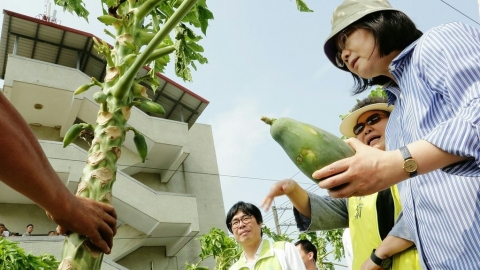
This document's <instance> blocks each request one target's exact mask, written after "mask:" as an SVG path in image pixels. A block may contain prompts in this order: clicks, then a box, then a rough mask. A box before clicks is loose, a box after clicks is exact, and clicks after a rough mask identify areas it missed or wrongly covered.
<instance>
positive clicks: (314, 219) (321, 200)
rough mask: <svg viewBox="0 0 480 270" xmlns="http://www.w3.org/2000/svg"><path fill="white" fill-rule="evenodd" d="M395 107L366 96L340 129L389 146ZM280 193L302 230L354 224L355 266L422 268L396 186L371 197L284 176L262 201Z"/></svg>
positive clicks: (266, 203) (268, 203)
mask: <svg viewBox="0 0 480 270" xmlns="http://www.w3.org/2000/svg"><path fill="white" fill-rule="evenodd" d="M392 110H393V106H388V101H387V99H386V98H381V97H368V98H365V99H363V100H362V101H360V102H359V103H357V104H356V105H355V107H354V108H353V109H352V113H351V114H349V115H348V116H347V117H346V118H345V119H344V120H343V121H342V123H341V125H340V131H341V133H342V134H343V135H345V136H347V137H356V138H357V139H358V140H360V141H361V142H363V143H364V144H366V145H369V146H371V147H375V148H378V149H381V150H385V128H386V125H387V121H388V117H389V115H390V112H391V111H392ZM282 195H287V197H288V198H289V199H290V201H291V202H292V204H293V206H294V215H295V220H296V222H297V227H298V228H299V230H301V231H307V230H308V231H316V230H331V229H339V228H347V227H348V228H350V235H351V240H352V248H353V261H352V269H354V270H358V269H362V270H367V269H392V270H406V269H408V270H417V269H421V267H420V261H419V259H418V252H417V250H416V248H415V246H414V245H413V242H412V241H411V240H412V237H411V235H410V234H409V233H408V232H407V230H405V229H404V226H403V220H402V219H401V209H402V207H401V204H400V196H399V192H398V189H397V187H396V186H393V187H391V188H389V189H386V190H383V191H380V192H378V193H375V194H372V195H368V196H362V197H352V198H349V199H335V198H331V197H329V196H319V195H316V194H313V193H309V192H307V191H306V190H304V189H303V188H302V187H300V186H299V185H298V183H296V182H295V181H294V180H292V179H286V180H283V181H280V182H277V183H275V184H274V185H273V186H272V187H271V189H270V192H269V193H268V194H267V196H266V197H265V199H264V200H263V202H262V204H261V206H262V207H264V208H265V209H268V208H269V207H270V206H271V203H272V201H273V199H274V198H275V197H277V196H282ZM399 217H400V218H399Z"/></svg>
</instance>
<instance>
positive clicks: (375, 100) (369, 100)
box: [351, 97, 390, 114]
mask: <svg viewBox="0 0 480 270" xmlns="http://www.w3.org/2000/svg"><path fill="white" fill-rule="evenodd" d="M375 103H387V104H388V99H387V98H386V97H366V98H364V99H362V100H361V101H359V102H357V104H355V106H353V108H352V110H351V111H352V112H354V111H356V110H358V109H360V108H363V107H365V106H368V105H372V104H375ZM386 112H387V111H386ZM387 113H388V114H390V112H387Z"/></svg>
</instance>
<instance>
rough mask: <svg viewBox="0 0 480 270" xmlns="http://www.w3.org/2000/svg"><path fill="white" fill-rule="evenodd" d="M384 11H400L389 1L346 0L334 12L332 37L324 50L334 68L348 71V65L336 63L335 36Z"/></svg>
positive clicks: (327, 41)
mask: <svg viewBox="0 0 480 270" xmlns="http://www.w3.org/2000/svg"><path fill="white" fill-rule="evenodd" d="M384 10H391V11H399V10H397V9H394V8H392V7H391V6H390V3H388V2H387V1H384V0H383V1H382V0H380V1H378V0H374V1H358V0H346V1H344V2H343V3H342V4H341V5H340V6H338V7H337V8H336V9H335V11H334V12H333V16H332V31H331V32H330V35H329V36H328V38H327V39H326V40H325V44H324V46H323V49H324V51H325V54H326V55H327V57H328V59H329V60H330V62H332V64H333V65H334V66H336V67H337V68H339V69H342V70H345V71H348V68H347V67H346V65H344V66H343V67H339V66H338V65H337V61H336V59H335V58H336V54H337V52H338V50H337V44H335V43H336V39H335V36H336V35H337V34H338V33H340V32H341V31H342V30H344V29H345V28H347V27H348V26H349V25H351V24H353V23H354V22H356V21H358V20H360V19H361V18H363V17H365V16H367V15H369V14H372V13H374V12H379V11H384Z"/></svg>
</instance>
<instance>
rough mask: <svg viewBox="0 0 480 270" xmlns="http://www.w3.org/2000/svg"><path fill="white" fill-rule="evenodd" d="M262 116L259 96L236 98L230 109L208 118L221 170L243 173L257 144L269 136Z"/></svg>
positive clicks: (221, 171) (229, 172)
mask: <svg viewBox="0 0 480 270" xmlns="http://www.w3.org/2000/svg"><path fill="white" fill-rule="evenodd" d="M261 116H262V113H261V112H260V104H259V102H258V100H255V99H253V98H252V99H247V98H237V99H235V100H233V101H232V109H231V110H229V111H225V112H224V113H222V114H220V115H218V116H217V117H215V118H213V119H212V120H211V121H209V122H210V123H211V125H212V129H213V137H214V140H215V150H216V154H217V161H218V167H219V171H220V174H224V175H225V174H227V175H245V171H247V170H248V167H249V164H250V163H251V162H253V160H252V156H254V152H255V150H256V148H257V147H258V146H259V145H260V144H261V143H262V142H263V141H264V140H265V139H266V138H268V137H267V136H265V133H267V134H268V131H267V130H268V129H266V127H265V123H263V122H262V121H260V117H261Z"/></svg>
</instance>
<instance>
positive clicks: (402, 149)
mask: <svg viewBox="0 0 480 270" xmlns="http://www.w3.org/2000/svg"><path fill="white" fill-rule="evenodd" d="M400 153H401V154H402V157H403V160H404V161H407V160H409V159H411V160H413V158H412V154H410V151H409V150H408V148H407V147H406V146H402V147H400ZM408 174H409V176H410V177H415V176H417V170H415V171H413V172H408Z"/></svg>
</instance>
